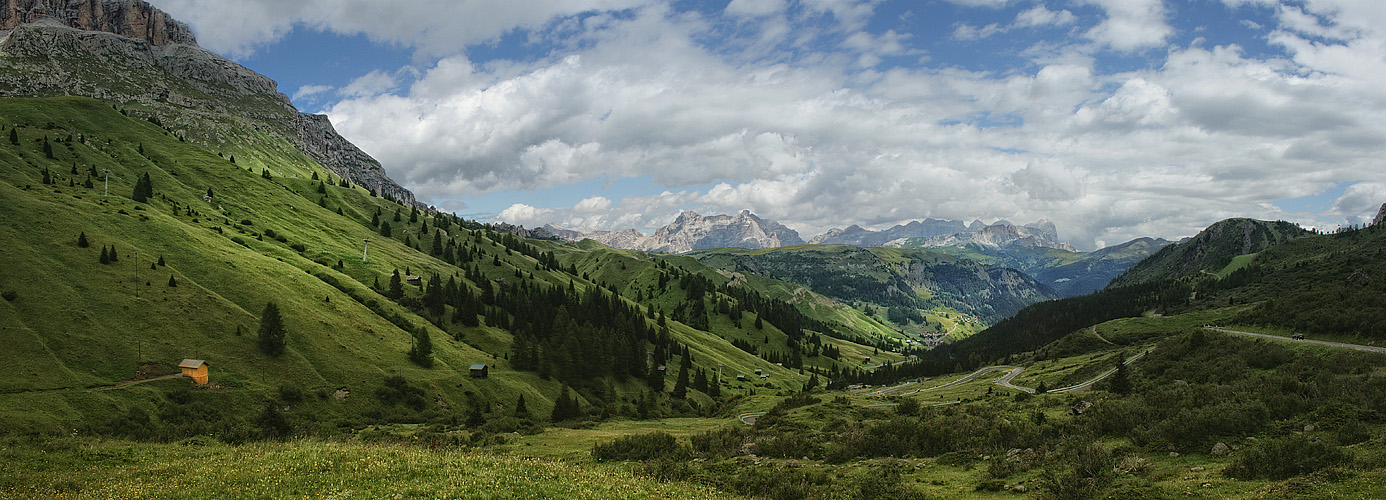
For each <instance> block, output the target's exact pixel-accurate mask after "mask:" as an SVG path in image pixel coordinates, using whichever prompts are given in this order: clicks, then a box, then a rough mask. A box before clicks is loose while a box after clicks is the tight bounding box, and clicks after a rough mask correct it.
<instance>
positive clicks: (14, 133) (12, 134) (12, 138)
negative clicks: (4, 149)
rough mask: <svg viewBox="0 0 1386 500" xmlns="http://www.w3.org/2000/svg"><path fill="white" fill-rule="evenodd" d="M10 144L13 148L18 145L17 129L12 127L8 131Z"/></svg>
mask: <svg viewBox="0 0 1386 500" xmlns="http://www.w3.org/2000/svg"><path fill="white" fill-rule="evenodd" d="M10 144H13V145H15V146H18V145H19V127H13V128H11V129H10Z"/></svg>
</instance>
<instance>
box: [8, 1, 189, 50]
mask: <svg viewBox="0 0 1386 500" xmlns="http://www.w3.org/2000/svg"><path fill="white" fill-rule="evenodd" d="M44 18H48V19H53V20H56V21H58V22H61V23H63V24H64V25H67V26H70V27H73V28H77V29H80V30H87V31H104V32H107V33H115V34H117V35H121V36H125V37H129V38H136V39H140V40H144V41H147V42H149V43H152V44H154V45H171V44H184V45H197V38H196V37H194V36H193V33H192V30H190V29H188V25H186V24H183V23H182V22H180V21H178V20H176V19H174V18H173V17H172V16H169V15H168V14H166V13H164V12H163V11H161V10H159V9H156V8H154V7H153V6H151V5H149V4H148V3H146V2H144V1H142V0H0V30H7V29H11V28H14V27H15V26H19V25H21V24H29V23H33V22H37V21H39V20H41V19H44Z"/></svg>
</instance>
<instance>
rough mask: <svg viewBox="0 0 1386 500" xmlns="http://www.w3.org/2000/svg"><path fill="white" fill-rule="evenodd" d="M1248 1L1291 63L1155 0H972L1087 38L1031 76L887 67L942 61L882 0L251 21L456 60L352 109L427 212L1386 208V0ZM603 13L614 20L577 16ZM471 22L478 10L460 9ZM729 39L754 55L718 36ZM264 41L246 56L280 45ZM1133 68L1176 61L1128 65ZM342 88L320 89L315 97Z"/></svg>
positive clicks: (545, 215)
mask: <svg viewBox="0 0 1386 500" xmlns="http://www.w3.org/2000/svg"><path fill="white" fill-rule="evenodd" d="M1226 1H1227V2H1229V3H1228V5H1232V6H1233V7H1235V8H1236V9H1243V10H1256V9H1260V10H1261V11H1264V13H1265V15H1264V16H1263V17H1258V18H1257V19H1258V20H1261V21H1265V29H1264V30H1260V31H1258V33H1261V34H1263V35H1264V36H1265V37H1266V41H1267V42H1269V43H1271V44H1272V47H1273V48H1274V49H1276V50H1281V51H1282V53H1281V54H1278V55H1277V54H1272V55H1266V54H1264V53H1257V54H1248V53H1246V52H1245V51H1243V50H1242V49H1241V48H1239V47H1237V46H1233V45H1225V44H1224V45H1218V43H1219V42H1217V41H1216V38H1214V37H1212V36H1210V37H1209V38H1210V39H1212V40H1214V41H1211V42H1202V43H1199V44H1192V45H1191V46H1187V47H1176V46H1169V45H1168V43H1167V41H1168V40H1170V39H1172V38H1173V35H1174V33H1175V31H1174V28H1173V27H1172V26H1171V24H1170V22H1171V16H1172V15H1173V13H1171V11H1170V10H1169V9H1166V8H1165V6H1164V4H1162V3H1161V2H1158V1H1147V0H1139V1H1137V0H1133V1H1117V0H1110V1H1107V0H1104V1H1094V2H1090V3H1093V4H1095V5H1097V6H1098V7H1100V8H1101V11H1102V12H1103V13H1104V15H1103V16H1101V18H1100V19H1093V18H1092V16H1085V17H1084V18H1078V17H1077V16H1075V15H1074V14H1073V13H1072V12H1069V11H1067V10H1049V8H1048V7H1046V6H1045V5H1044V4H1030V3H1025V4H1021V5H1020V6H1018V7H1017V6H1016V5H1013V4H1012V3H1011V2H1001V1H995V2H987V1H979V2H966V4H968V5H973V6H980V7H998V6H999V7H1011V8H1014V9H1016V10H1017V11H1019V12H1018V14H1016V15H1015V17H1014V19H1013V20H1011V21H1010V22H1009V23H1007V21H1006V19H1004V18H1000V22H999V23H997V24H989V23H988V22H987V21H983V22H982V24H981V25H980V26H979V25H978V24H977V23H978V21H977V20H976V19H977V18H969V19H966V20H964V21H963V22H962V23H960V24H957V25H955V26H956V27H955V28H954V33H953V34H954V36H955V37H957V38H960V39H961V38H967V37H969V36H970V37H973V38H980V37H983V36H992V37H997V36H999V35H1002V34H1007V33H1009V34H1012V35H1017V36H1019V35H1021V34H1026V33H1023V32H1022V31H1020V30H1022V29H1030V28H1043V27H1050V26H1061V27H1071V28H1068V29H1066V30H1062V31H1067V32H1068V34H1067V35H1060V36H1058V37H1048V35H1046V38H1045V40H1043V41H1042V42H1040V43H1037V44H1036V45H1035V46H1033V47H1031V48H1029V49H1026V50H1025V51H1023V52H1021V53H1020V54H1019V55H1020V56H1021V57H1026V58H1029V61H1030V64H1031V65H1029V66H1026V65H1016V66H1011V67H1007V68H1005V69H1002V70H998V71H970V70H967V69H963V68H960V67H956V66H947V67H931V66H929V65H913V66H903V67H889V66H888V65H885V64H880V63H881V62H882V61H885V60H888V58H890V57H898V56H901V55H921V54H923V51H922V50H921V49H922V48H929V49H930V50H933V48H932V47H918V46H916V44H921V43H924V42H921V41H919V40H916V39H915V38H911V37H910V36H909V35H908V33H906V32H905V31H903V30H898V31H890V30H888V29H885V28H877V27H875V26H873V25H871V24H870V23H868V22H867V21H869V20H871V16H872V13H873V8H874V7H875V5H876V4H875V3H873V2H867V1H847V0H841V1H833V0H809V1H805V2H799V3H788V4H785V3H781V2H765V3H750V2H746V3H743V2H739V1H738V2H734V3H731V4H728V6H727V9H726V12H725V13H719V12H713V13H710V14H707V13H704V14H690V13H684V12H677V11H675V10H674V9H673V8H672V7H670V6H668V5H667V4H664V3H651V4H649V5H646V6H643V7H639V8H635V9H633V10H631V11H629V12H623V13H621V14H619V15H612V14H611V13H609V12H600V10H601V7H600V6H605V7H606V8H616V7H618V6H622V5H634V4H636V3H637V2H634V1H633V0H632V1H630V2H616V1H610V2H599V1H595V0H594V1H589V2H585V3H577V2H573V3H571V4H570V3H567V2H557V1H555V2H530V3H528V4H523V5H524V6H526V7H528V8H529V9H530V10H531V11H532V12H526V13H518V12H514V11H513V9H511V8H510V7H508V6H501V5H500V4H496V6H494V7H489V4H487V5H483V3H478V2H456V4H457V6H452V5H451V3H447V4H448V5H442V4H430V3H428V2H424V3H420V4H407V5H403V6H398V7H396V8H398V9H400V10H401V12H402V14H401V16H402V17H404V18H406V19H414V20H418V19H419V16H420V14H419V12H421V11H423V10H426V9H423V8H422V7H419V6H430V7H433V8H435V11H434V14H433V15H436V16H439V17H443V18H445V19H452V20H453V21H455V20H457V19H475V20H476V22H478V23H490V24H486V25H484V26H479V27H477V28H475V29H471V28H470V27H471V26H472V24H473V23H472V22H471V21H468V22H467V23H466V24H465V26H467V27H469V29H467V30H463V29H458V28H457V27H456V26H454V29H453V31H458V32H459V33H447V34H440V33H430V32H429V30H430V29H438V28H436V26H440V25H442V24H443V23H442V21H439V20H435V19H426V20H423V21H419V23H420V24H419V32H418V33H414V34H408V33H407V32H406V31H405V30H403V28H399V27H397V26H395V21H391V22H389V23H384V24H382V25H380V26H364V25H362V24H353V23H357V22H358V21H359V19H357V20H355V21H351V22H348V20H352V19H356V18H357V17H361V16H364V15H365V14H363V13H359V12H358V13H352V14H350V15H346V14H340V13H333V12H335V11H337V10H340V9H338V8H337V7H331V6H329V7H328V8H326V9H325V10H326V11H332V12H327V13H324V12H317V13H312V14H308V13H305V12H306V11H300V10H299V8H298V7H295V5H297V4H293V5H288V6H280V5H279V3H278V2H274V3H271V2H264V3H260V2H250V3H251V4H252V5H256V6H259V9H260V10H258V11H257V10H254V9H251V10H252V11H253V12H252V13H249V14H247V13H241V14H238V15H237V16H239V17H237V16H231V18H230V19H228V22H229V23H230V24H232V25H235V24H236V23H238V22H246V20H250V19H256V16H259V15H263V17H265V18H266V19H267V24H266V25H263V26H255V27H253V29H252V31H255V30H259V31H256V32H258V33H268V35H266V36H270V37H273V36H275V33H282V30H283V29H288V27H289V26H292V25H293V24H292V23H301V24H304V25H307V26H310V27H320V28H323V29H329V30H334V31H342V32H367V33H369V34H371V35H372V36H374V37H377V39H381V40H394V41H397V42H399V43H405V44H408V45H410V46H413V47H416V48H419V49H420V50H426V51H434V52H438V53H440V54H442V55H443V56H442V57H440V58H438V59H437V60H436V61H434V62H432V63H419V64H420V67H419V68H418V69H417V70H415V69H413V68H405V69H403V70H401V71H378V72H373V73H370V74H367V75H365V76H363V77H361V78H358V79H357V80H356V81H355V82H353V83H352V85H350V86H347V87H345V88H343V89H338V92H339V93H340V95H344V96H347V97H346V98H345V99H343V100H342V101H340V102H338V103H336V104H335V105H333V106H331V107H330V108H329V109H328V110H327V112H328V114H329V115H330V116H331V118H332V120H333V122H334V124H335V125H336V126H337V128H338V130H339V131H341V132H342V133H343V134H344V135H345V136H347V137H348V138H350V139H351V140H352V141H353V142H355V143H356V144H358V145H360V146H361V147H362V148H363V149H365V150H366V151H368V152H370V153H371V154H372V155H374V156H375V157H376V158H378V159H380V160H381V161H382V163H383V164H384V165H386V167H387V168H388V169H389V171H390V175H391V176H392V177H394V178H395V179H396V180H398V181H401V182H402V183H403V184H405V185H406V186H407V187H409V188H410V189H412V190H414V191H415V192H416V193H417V194H418V195H419V196H420V198H421V199H423V200H430V199H466V198H467V197H470V196H477V195H484V194H494V193H503V192H513V193H525V192H531V191H532V190H543V189H552V188H562V187H565V186H571V185H573V184H575V183H581V182H590V181H593V180H596V179H631V178H639V179H642V180H643V179H649V180H651V181H652V182H653V183H654V184H655V185H656V186H659V187H658V188H657V189H667V191H664V192H662V193H658V194H648V193H646V194H637V195H626V194H622V193H617V192H615V191H605V192H601V193H591V195H590V196H588V197H586V198H585V199H583V200H581V201H579V202H577V203H575V204H572V205H569V204H568V203H567V202H564V203H563V204H562V205H557V204H554V203H549V202H547V201H544V200H535V199H529V200H524V201H523V202H522V203H515V204H513V205H511V206H509V207H508V208H506V209H504V210H503V211H501V212H500V214H499V215H498V216H497V218H498V219H500V220H506V221H509V222H512V223H517V224H524V225H526V226H528V227H533V226H540V225H543V224H544V223H547V222H558V223H560V224H561V225H565V226H568V227H575V228H587V229H625V228H632V227H633V228H638V229H641V230H643V231H647V232H648V231H650V230H652V229H653V228H656V227H658V226H661V225H663V224H667V223H668V222H670V221H671V220H673V218H674V217H676V216H677V215H678V213H679V211H680V210H683V209H693V210H697V211H699V212H702V213H709V214H710V213H736V212H738V211H740V210H742V209H749V210H752V211H753V212H755V213H756V214H758V215H760V216H763V217H767V218H772V219H776V220H780V221H782V222H785V223H786V224H788V225H790V226H791V227H794V228H795V229H797V230H799V231H800V232H801V233H803V235H804V236H805V237H810V236H813V235H815V234H817V233H819V232H821V231H823V230H826V229H828V228H830V227H843V226H846V225H849V224H861V225H863V226H867V227H876V228H879V227H883V226H890V225H893V224H898V223H902V222H905V221H908V220H911V219H919V218H923V217H941V218H954V219H965V220H971V219H973V218H982V219H986V220H994V219H998V218H1006V219H1010V220H1013V221H1021V222H1023V221H1028V220H1034V219H1038V218H1041V217H1048V218H1050V219H1053V220H1054V222H1055V223H1056V224H1057V225H1058V227H1059V228H1060V231H1061V232H1062V234H1063V235H1064V236H1065V237H1066V238H1069V239H1071V240H1072V241H1073V242H1074V243H1075V244H1076V245H1078V246H1079V247H1082V248H1092V247H1093V246H1094V245H1096V244H1098V242H1109V243H1120V242H1124V241H1127V240H1129V239H1132V238H1135V237H1139V236H1162V237H1171V238H1173V237H1179V236H1186V235H1191V234H1193V233H1194V232H1196V231H1197V230H1198V229H1200V228H1202V227H1204V226H1206V225H1208V224H1209V223H1212V222H1214V221H1216V220H1218V219H1221V218H1225V217H1232V216H1256V217H1262V218H1280V217H1286V218H1289V217H1299V216H1300V215H1299V214H1290V213H1286V212H1283V211H1280V210H1279V209H1278V208H1275V207H1274V206H1269V207H1268V206H1267V203H1268V202H1269V201H1273V200H1278V199H1287V198H1296V197H1301V196H1305V195H1306V193H1314V192H1324V191H1326V190H1327V189H1328V188H1329V187H1331V186H1338V185H1341V183H1344V182H1350V183H1354V184H1352V186H1351V187H1350V188H1348V191H1347V193H1345V194H1344V195H1343V197H1342V198H1341V199H1340V200H1338V202H1337V204H1336V205H1335V208H1334V212H1333V213H1332V214H1328V215H1331V216H1333V217H1334V218H1335V219H1345V218H1351V217H1361V216H1363V214H1364V213H1366V212H1368V211H1373V210H1374V206H1379V204H1380V202H1381V201H1386V199H1381V198H1383V197H1386V188H1383V187H1382V186H1386V169H1383V168H1381V164H1380V158H1382V157H1386V122H1383V121H1382V120H1380V119H1379V117H1380V116H1382V115H1383V114H1386V92H1383V91H1382V90H1381V88H1380V87H1381V85H1380V82H1382V81H1386V58H1384V57H1386V56H1383V55H1386V43H1384V42H1383V40H1386V35H1383V31H1384V30H1386V17H1383V16H1381V15H1378V14H1380V12H1379V11H1381V10H1383V9H1382V8H1381V7H1379V6H1380V5H1381V4H1380V3H1377V2H1367V1H1360V2H1353V1H1350V0H1307V1H1304V2H1300V3H1297V4H1295V5H1296V6H1297V7H1295V12H1294V13H1290V14H1284V13H1283V11H1282V10H1278V9H1275V10H1273V9H1272V8H1271V7H1270V6H1269V5H1268V4H1267V3H1265V2H1260V1H1248V0H1243V1H1240V2H1238V1H1236V0H1226ZM186 2H187V0H183V2H182V3H186ZM158 3H160V4H175V3H180V2H179V0H162V1H160V2H158ZM306 3H310V4H311V3H314V2H306ZM343 3H346V4H353V5H354V2H343ZM445 3H446V2H445ZM1049 3H1050V4H1053V5H1058V4H1057V3H1056V2H1049ZM288 4H292V3H288ZM218 5H220V4H219V3H218V4H211V6H210V7H208V9H209V10H210V11H216V10H218V9H220V7H217V6H218ZM594 5H596V6H599V7H591V6H594ZM584 6H585V7H584ZM1374 6H1375V7H1374ZM781 7H783V8H781ZM579 8H583V9H587V8H595V9H598V10H599V12H594V13H588V14H585V15H584V16H582V17H581V18H577V17H573V16H570V15H569V14H571V13H573V12H577V11H578V10H575V9H579ZM459 9H461V10H459ZM466 9H472V10H471V11H468V12H471V13H473V14H475V15H474V16H473V17H471V18H466V17H459V16H458V13H459V12H462V11H464V10H466ZM368 10H369V11H370V12H372V13H375V14H378V13H379V9H376V8H370V9H368ZM261 11H263V12H261ZM583 11H584V12H585V10H583ZM1229 11H1232V10H1230V9H1229ZM255 12H260V14H255ZM988 12H989V15H992V16H993V18H995V16H999V15H1001V14H999V13H997V12H991V11H988ZM175 15H178V14H175ZM343 16H344V17H343ZM448 16H451V17H448ZM718 16H720V17H718ZM1296 16H1301V17H1296ZM281 17H286V18H288V19H291V20H292V21H291V23H290V24H283V22H281V21H282V19H281ZM362 18H364V17H362ZM1308 20H1312V21H1313V23H1309V22H1308ZM275 23H279V24H275ZM969 23H971V24H969ZM276 26H279V27H278V28H276ZM517 28H521V29H528V30H530V32H529V33H527V34H526V35H527V36H529V38H530V39H531V40H534V41H535V43H536V44H540V43H541V42H546V43H556V44H558V48H557V49H555V50H554V51H553V52H551V53H548V54H540V55H539V56H537V57H533V58H531V59H526V60H523V61H486V62H476V63H474V62H473V61H472V60H471V59H470V58H469V57H468V55H467V54H466V53H465V52H464V51H462V50H461V49H459V47H462V46H464V45H465V44H468V43H478V42H485V41H487V40H491V39H494V38H495V37H496V36H498V35H499V34H501V33H507V32H509V31H508V30H513V29H517ZM199 29H203V28H199ZM276 30H281V31H276ZM353 30H355V31H353ZM1041 31H1045V30H1038V29H1037V30H1033V31H1031V32H1028V33H1039V32H1041ZM1052 31H1060V30H1052ZM461 32H465V33H461ZM1045 32H1046V33H1050V31H1045ZM199 33H202V32H201V31H200V32H199ZM209 33H213V34H214V33H216V31H215V30H213V31H211V32H209ZM728 34H730V36H731V42H729V44H726V45H722V44H718V43H717V42H710V41H709V40H723V39H724V38H722V36H723V35H728ZM208 36H213V35H208ZM205 39H207V38H205V37H204V40H205ZM249 40H250V39H244V40H242V42H239V43H242V44H246V45H243V46H245V47H254V46H255V45H254V44H255V43H256V42H254V41H249ZM217 43H231V44H234V43H235V42H234V40H232V41H229V42H217ZM950 43H951V42H950ZM1222 43H1225V42H1222ZM786 47H789V48H790V49H786ZM1108 49H1110V50H1108ZM1133 52H1139V53H1138V54H1132V53H1133ZM1109 57H1118V58H1119V57H1141V58H1148V60H1149V61H1151V62H1150V63H1149V64H1135V65H1118V66H1122V67H1126V68H1130V69H1124V70H1122V71H1121V72H1119V73H1113V72H1111V70H1106V69H1104V68H1107V67H1111V66H1112V65H1110V64H1107V62H1108V60H1107V59H1106V58H1109ZM1099 60H1102V64H1099V63H1098V61H1099ZM425 66H426V67H425ZM324 92H327V90H320V89H317V88H313V87H310V86H305V87H302V88H300V89H299V91H298V92H296V93H295V98H298V97H299V94H300V93H302V96H304V97H311V96H313V95H321V94H322V93H324ZM1374 199H1375V200H1376V201H1373V200H1374ZM1369 215H1370V214H1369ZM1326 216H1327V215H1326ZM1296 220H1298V219H1296Z"/></svg>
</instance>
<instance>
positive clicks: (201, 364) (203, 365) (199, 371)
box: [178, 359, 207, 385]
mask: <svg viewBox="0 0 1386 500" xmlns="http://www.w3.org/2000/svg"><path fill="white" fill-rule="evenodd" d="M178 368H179V369H181V370H183V376H184V377H188V378H191V379H193V382H196V383H197V384H198V385H207V362H206V361H203V360H200V359H185V360H183V361H182V362H181V363H178Z"/></svg>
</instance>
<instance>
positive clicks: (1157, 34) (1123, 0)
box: [1087, 0, 1174, 52]
mask: <svg viewBox="0 0 1386 500" xmlns="http://www.w3.org/2000/svg"><path fill="white" fill-rule="evenodd" d="M1087 2H1088V3H1092V4H1095V5H1097V6H1099V7H1101V8H1102V9H1103V10H1105V11H1106V12H1107V19H1105V20H1103V21H1102V23H1101V24H1098V25H1097V26H1095V27H1093V28H1092V29H1090V30H1088V33H1087V36H1088V38H1091V39H1093V40H1095V41H1097V42H1098V43H1101V44H1104V45H1106V46H1108V47H1111V48H1112V49H1115V50H1119V51H1126V52H1129V51H1135V50H1141V49H1149V48H1153V47H1158V46H1161V45H1164V43H1165V39H1167V38H1169V37H1170V36H1171V35H1173V34H1174V28H1172V27H1170V25H1169V24H1168V23H1166V16H1167V14H1168V13H1167V11H1166V10H1165V6H1164V2H1163V1H1162V0H1087Z"/></svg>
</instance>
